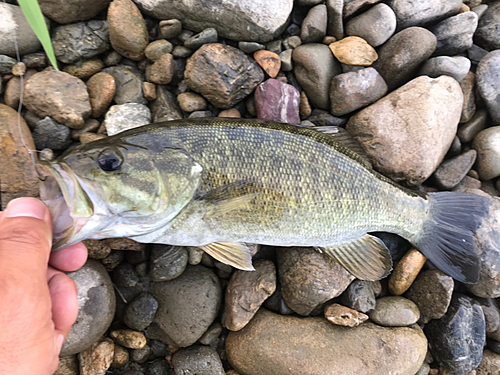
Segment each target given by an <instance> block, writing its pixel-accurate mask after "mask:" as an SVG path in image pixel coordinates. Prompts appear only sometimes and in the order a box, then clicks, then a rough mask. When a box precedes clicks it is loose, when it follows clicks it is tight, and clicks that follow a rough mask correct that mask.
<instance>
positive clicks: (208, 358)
mask: <svg viewBox="0 0 500 375" xmlns="http://www.w3.org/2000/svg"><path fill="white" fill-rule="evenodd" d="M172 366H173V368H174V372H175V375H184V374H200V375H225V374H226V373H225V371H224V367H223V366H222V362H221V360H220V357H219V355H218V354H217V352H216V351H215V350H214V349H212V348H210V347H208V346H192V347H190V348H186V349H181V350H179V351H178V352H176V353H175V354H174V355H173V357H172Z"/></svg>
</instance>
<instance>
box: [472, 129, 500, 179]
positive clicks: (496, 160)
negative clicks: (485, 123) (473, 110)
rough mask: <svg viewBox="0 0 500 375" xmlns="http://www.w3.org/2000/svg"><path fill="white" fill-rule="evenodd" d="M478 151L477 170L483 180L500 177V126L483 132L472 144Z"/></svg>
mask: <svg viewBox="0 0 500 375" xmlns="http://www.w3.org/2000/svg"><path fill="white" fill-rule="evenodd" d="M472 148H474V149H475V150H476V151H477V166H476V168H475V169H476V170H477V171H478V173H479V176H480V177H481V180H490V179H492V178H495V177H498V176H500V126H493V127H491V128H487V129H485V130H483V131H481V132H480V133H479V134H478V135H477V136H476V137H475V138H474V142H472Z"/></svg>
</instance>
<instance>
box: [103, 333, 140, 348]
mask: <svg viewBox="0 0 500 375" xmlns="http://www.w3.org/2000/svg"><path fill="white" fill-rule="evenodd" d="M109 335H110V336H111V338H112V339H113V340H114V341H115V342H116V343H117V344H119V345H121V346H124V347H125V348H129V349H142V348H144V346H146V337H144V335H143V334H142V333H141V332H137V331H133V330H131V329H119V330H116V331H111V333H110V334H109Z"/></svg>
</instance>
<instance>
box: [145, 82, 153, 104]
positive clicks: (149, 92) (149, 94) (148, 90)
mask: <svg viewBox="0 0 500 375" xmlns="http://www.w3.org/2000/svg"><path fill="white" fill-rule="evenodd" d="M142 92H143V93H144V97H145V98H146V99H147V100H149V101H153V100H156V85H155V84H154V83H151V82H143V83H142Z"/></svg>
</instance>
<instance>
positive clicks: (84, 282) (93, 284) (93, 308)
mask: <svg viewBox="0 0 500 375" xmlns="http://www.w3.org/2000/svg"><path fill="white" fill-rule="evenodd" d="M68 276H69V277H71V278H72V279H73V281H74V282H75V284H76V286H77V290H78V305H79V310H78V317H77V318H76V322H75V323H74V324H73V326H72V327H71V331H70V332H69V335H68V337H67V338H66V341H65V342H64V344H63V347H62V349H61V354H60V355H61V357H64V356H68V355H73V354H76V353H80V352H82V351H84V350H86V349H88V348H89V347H90V346H91V345H92V344H94V343H95V342H96V341H97V340H98V339H100V338H101V336H102V335H103V334H104V333H105V332H106V331H107V330H108V328H109V326H110V325H111V322H112V321H113V317H114V315H115V305H116V302H115V301H116V300H115V291H114V289H113V284H112V283H111V279H110V278H109V275H108V273H107V272H106V269H105V268H104V267H103V266H102V264H100V263H99V262H98V261H96V260H92V259H91V260H88V261H87V263H86V264H85V265H84V266H83V267H82V268H80V269H79V270H78V271H74V272H70V273H68Z"/></svg>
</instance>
